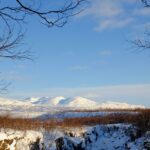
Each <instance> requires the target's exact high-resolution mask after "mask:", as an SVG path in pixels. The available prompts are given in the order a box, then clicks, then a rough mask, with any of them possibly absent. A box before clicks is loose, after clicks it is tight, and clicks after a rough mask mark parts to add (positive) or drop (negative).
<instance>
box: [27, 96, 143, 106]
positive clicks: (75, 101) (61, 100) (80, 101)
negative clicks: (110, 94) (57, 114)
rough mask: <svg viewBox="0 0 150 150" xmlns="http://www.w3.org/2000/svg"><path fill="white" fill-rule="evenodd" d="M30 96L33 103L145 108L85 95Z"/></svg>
mask: <svg viewBox="0 0 150 150" xmlns="http://www.w3.org/2000/svg"><path fill="white" fill-rule="evenodd" d="M31 99H33V98H30V99H29V100H27V101H29V102H31V103H32V104H38V105H48V106H51V107H74V108H91V109H94V108H99V109H136V108H145V107H144V106H142V105H132V104H128V103H121V102H113V101H106V102H103V103H98V102H95V101H93V100H90V99H87V98H83V97H80V96H78V97H74V98H65V97H63V96H59V97H54V98H48V97H42V98H37V99H36V101H33V102H32V101H31ZM34 99H35V98H34Z"/></svg>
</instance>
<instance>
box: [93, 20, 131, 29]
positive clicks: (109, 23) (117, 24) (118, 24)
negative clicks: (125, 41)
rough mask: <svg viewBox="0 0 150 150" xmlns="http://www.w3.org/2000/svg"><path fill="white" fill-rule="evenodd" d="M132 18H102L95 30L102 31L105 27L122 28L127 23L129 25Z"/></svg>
mask: <svg viewBox="0 0 150 150" xmlns="http://www.w3.org/2000/svg"><path fill="white" fill-rule="evenodd" d="M133 21H134V20H133V19H132V18H127V19H124V20H122V19H121V20H115V19H114V20H113V19H112V20H110V19H109V20H103V21H100V23H99V25H98V26H97V27H96V28H95V30H96V31H102V30H105V29H108V28H109V29H114V28H123V27H125V26H127V25H129V24H130V23H132V22H133Z"/></svg>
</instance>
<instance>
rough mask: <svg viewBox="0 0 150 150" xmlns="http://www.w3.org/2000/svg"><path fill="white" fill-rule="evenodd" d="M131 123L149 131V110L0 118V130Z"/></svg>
mask: <svg viewBox="0 0 150 150" xmlns="http://www.w3.org/2000/svg"><path fill="white" fill-rule="evenodd" d="M114 123H131V124H134V125H136V126H137V127H138V128H139V129H142V131H143V132H145V131H147V130H150V109H141V110H138V112H137V113H129V114H128V113H112V114H108V115H106V116H95V117H84V118H65V119H63V120H58V119H48V120H45V121H42V120H39V119H23V118H11V117H10V116H8V115H6V116H1V117H0V128H11V129H15V130H32V129H34V130H38V129H39V128H44V129H46V130H50V129H53V128H65V127H82V126H89V125H97V124H114Z"/></svg>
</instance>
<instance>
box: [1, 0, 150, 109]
mask: <svg viewBox="0 0 150 150" xmlns="http://www.w3.org/2000/svg"><path fill="white" fill-rule="evenodd" d="M149 14H150V9H146V8H143V6H142V5H141V3H140V1H137V0H114V1H113V2H112V0H91V1H90V4H89V5H88V8H87V9H86V10H85V11H84V12H82V13H81V14H79V15H78V16H75V17H74V18H72V19H70V20H69V23H68V24H67V25H65V26H64V27H63V28H55V27H54V28H49V29H48V28H46V27H45V26H43V25H41V24H40V23H39V22H38V21H37V19H33V18H29V19H28V21H29V22H28V24H26V25H25V28H26V31H27V32H26V36H25V43H27V46H28V47H30V48H31V50H32V51H33V52H34V54H35V55H34V57H35V59H34V61H33V62H32V61H15V62H11V61H5V60H1V64H0V67H1V70H2V71H1V72H2V73H1V76H2V77H4V78H5V79H6V80H8V81H11V82H12V85H11V86H10V88H9V93H8V94H7V95H4V96H8V97H14V98H16V97H18V98H24V97H28V96H59V95H64V96H69V97H70V96H79V95H80V96H84V97H87V98H91V99H93V100H97V101H105V100H112V101H125V102H129V103H134V104H143V105H146V106H150V101H149V98H150V69H149V68H150V53H149V52H148V51H144V52H142V53H137V52H135V49H134V48H131V45H130V43H129V42H127V39H136V38H139V37H140V38H142V34H143V33H144V29H145V28H147V27H148V25H149V23H150V22H149V21H150V19H149Z"/></svg>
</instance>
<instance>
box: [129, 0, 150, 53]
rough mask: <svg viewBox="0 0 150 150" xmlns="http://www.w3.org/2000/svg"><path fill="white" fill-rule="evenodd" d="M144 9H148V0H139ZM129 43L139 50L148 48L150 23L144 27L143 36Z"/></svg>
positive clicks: (149, 2)
mask: <svg viewBox="0 0 150 150" xmlns="http://www.w3.org/2000/svg"><path fill="white" fill-rule="evenodd" d="M141 2H142V4H143V5H144V7H145V8H146V9H150V0H141ZM131 43H132V44H133V46H135V48H136V50H138V51H139V52H141V51H143V50H149V49H150V25H147V27H146V28H145V32H144V36H143V37H142V38H140V39H139V38H138V39H136V40H132V41H131Z"/></svg>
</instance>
